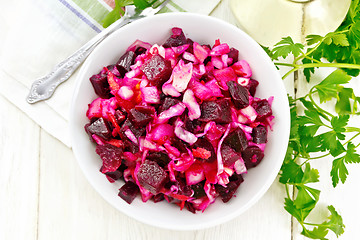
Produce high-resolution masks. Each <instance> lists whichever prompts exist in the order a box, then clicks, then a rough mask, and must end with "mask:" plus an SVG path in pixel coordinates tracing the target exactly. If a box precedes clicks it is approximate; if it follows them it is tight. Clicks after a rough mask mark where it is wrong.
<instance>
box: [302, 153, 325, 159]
mask: <svg viewBox="0 0 360 240" xmlns="http://www.w3.org/2000/svg"><path fill="white" fill-rule="evenodd" d="M329 155H330V153H326V154H324V155H321V156H317V157H309V158H307V160H315V159H320V158H324V157H327V156H329Z"/></svg>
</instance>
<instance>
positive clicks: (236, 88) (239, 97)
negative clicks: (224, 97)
mask: <svg viewBox="0 0 360 240" xmlns="http://www.w3.org/2000/svg"><path fill="white" fill-rule="evenodd" d="M226 84H227V86H228V88H229V92H230V96H231V99H232V101H233V103H234V105H235V107H236V108H237V109H242V108H245V107H247V106H248V105H249V93H248V90H247V89H246V88H244V87H243V86H241V85H240V84H238V83H237V82H236V81H229V82H227V83H226Z"/></svg>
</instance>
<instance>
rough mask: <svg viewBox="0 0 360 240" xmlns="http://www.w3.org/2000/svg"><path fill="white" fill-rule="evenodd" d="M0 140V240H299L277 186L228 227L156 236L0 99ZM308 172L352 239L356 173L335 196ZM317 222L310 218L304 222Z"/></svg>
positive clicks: (359, 209) (359, 211) (324, 175)
mask: <svg viewBox="0 0 360 240" xmlns="http://www.w3.org/2000/svg"><path fill="white" fill-rule="evenodd" d="M223 2H224V3H227V1H223ZM226 7H227V4H226V5H225V4H223V5H220V6H219V7H218V8H217V9H216V10H215V11H214V13H213V15H215V16H216V15H218V16H219V15H221V16H223V17H224V16H226V17H229V15H227V14H224V13H225V12H226V11H228V10H226ZM229 18H231V16H230V17H229ZM0 82H1V79H0ZM289 86H290V87H291V83H290V84H289ZM0 87H1V85H0ZM357 124H358V125H360V124H359V123H357ZM0 133H1V137H0V239H1V240H10V239H11V240H13V239H14V240H35V239H41V240H49V239H51V240H53V239H184V240H190V239H214V240H215V239H216V240H218V239H231V240H233V239H245V240H255V239H260V240H262V239H271V240H272V239H274V240H283V239H284V240H293V239H296V240H300V239H305V238H304V237H303V236H302V235H301V234H300V231H301V230H300V228H299V226H298V225H297V224H296V221H295V220H294V219H292V218H291V217H290V215H289V214H287V213H286V211H285V210H284V208H283V202H284V198H285V191H284V189H283V186H282V185H281V184H279V183H278V181H277V180H275V182H274V183H273V185H272V186H271V188H270V189H269V191H268V192H267V193H266V194H265V195H264V197H263V198H262V199H261V200H260V201H259V202H258V203H256V204H255V205H254V206H253V207H252V208H251V209H249V210H248V211H247V212H245V213H244V214H243V215H241V216H239V217H237V218H236V219H234V220H232V221H230V222H227V223H224V224H222V225H219V226H216V227H213V228H209V229H205V230H199V231H185V232H181V231H169V230H163V229H159V228H155V227H151V226H148V225H145V224H142V223H140V222H138V221H136V220H134V219H132V218H129V217H127V216H125V215H124V214H122V213H120V212H118V211H117V210H116V209H114V208H113V207H112V206H110V205H109V204H108V203H107V202H105V201H104V200H103V199H102V198H101V197H100V196H99V195H98V194H97V193H96V192H95V190H94V189H93V188H92V187H91V186H90V184H89V183H88V182H87V181H86V179H85V177H84V175H83V174H82V172H81V170H80V169H79V166H78V164H77V162H76V160H75V158H74V155H73V153H72V151H71V149H69V148H67V147H66V146H65V145H63V144H62V143H61V142H59V141H58V140H56V139H55V138H53V137H52V136H50V135H49V134H48V133H47V132H45V131H44V130H43V129H41V128H40V127H39V126H38V125H37V124H36V123H35V122H33V121H32V120H31V119H30V118H28V117H27V115H25V114H24V113H23V112H22V111H21V110H19V109H18V108H17V107H15V106H14V105H13V104H12V103H11V102H9V101H8V100H7V99H5V98H4V97H3V96H1V95H0ZM316 167H318V168H319V169H320V174H321V182H322V183H321V185H320V188H321V190H322V193H321V198H320V203H319V205H322V206H325V205H328V204H333V205H334V206H335V207H336V209H337V210H338V211H339V213H340V214H341V215H342V217H343V219H344V223H345V225H346V229H345V233H344V234H343V235H342V236H341V237H340V239H347V240H354V239H359V238H360V237H359V236H360V219H359V217H358V216H360V204H359V203H360V190H359V185H358V183H359V182H360V169H359V166H357V165H353V166H349V173H350V174H349V177H348V179H347V182H346V184H345V185H340V186H338V187H337V188H336V189H333V188H332V186H331V182H330V181H331V179H330V176H329V172H330V167H331V164H330V163H329V162H326V161H321V162H318V163H316ZM321 214H322V213H319V212H315V214H313V216H312V218H314V219H316V218H317V217H318V216H319V215H321ZM330 239H335V238H334V236H333V235H330Z"/></svg>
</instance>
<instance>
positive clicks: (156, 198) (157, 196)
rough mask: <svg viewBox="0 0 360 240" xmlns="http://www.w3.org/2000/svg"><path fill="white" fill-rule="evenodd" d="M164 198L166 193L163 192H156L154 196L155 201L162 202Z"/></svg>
mask: <svg viewBox="0 0 360 240" xmlns="http://www.w3.org/2000/svg"><path fill="white" fill-rule="evenodd" d="M164 199H165V197H164V194H163V193H159V194H156V195H155V196H154V197H153V201H154V203H157V202H161V201H163V200H164Z"/></svg>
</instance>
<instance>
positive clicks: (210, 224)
mask: <svg viewBox="0 0 360 240" xmlns="http://www.w3.org/2000/svg"><path fill="white" fill-rule="evenodd" d="M177 17H191V18H195V19H196V18H204V19H209V21H212V22H213V23H216V24H220V25H227V27H228V28H230V29H233V30H234V32H238V33H236V34H241V35H242V37H243V38H244V39H246V41H248V42H250V43H252V44H253V45H257V46H255V48H258V51H262V52H263V53H264V54H263V55H264V58H265V59H264V61H266V62H267V64H269V65H271V66H272V68H273V71H274V74H275V75H277V78H278V79H280V80H281V76H280V73H279V72H278V71H277V69H276V67H275V65H274V64H273V62H272V61H271V59H270V57H269V56H268V55H267V54H266V53H265V51H264V50H263V49H262V48H261V46H260V45H259V44H258V43H257V42H256V41H255V40H254V39H252V38H251V37H250V36H249V35H248V34H246V33H245V32H244V31H243V30H241V29H240V28H238V27H236V26H234V25H232V24H230V23H228V22H226V21H224V20H221V19H218V18H215V17H212V16H207V15H202V14H197V13H188V12H186V13H184V12H176V13H161V14H158V15H155V16H151V17H146V18H143V19H140V20H137V21H135V22H133V23H130V24H128V25H126V26H124V27H122V28H120V29H118V30H116V31H115V32H114V33H112V34H111V35H109V36H108V37H107V38H111V37H114V36H115V35H116V34H119V32H120V33H121V32H122V31H123V29H126V28H129V27H132V26H134V25H135V24H136V25H140V24H142V23H143V22H146V21H149V19H167V18H177ZM103 42H105V43H106V39H105V40H104V41H103ZM103 42H102V43H100V44H99V45H98V46H97V47H96V48H95V49H94V51H93V52H96V49H98V48H100V47H101V46H103V45H104V44H103ZM93 52H92V53H91V54H90V55H89V56H88V58H87V59H86V60H85V62H84V64H83V65H82V66H81V69H80V71H79V74H78V76H77V78H76V82H75V88H74V91H73V97H72V100H71V107H70V118H69V125H70V126H69V130H70V137H71V142H72V150H73V152H74V155H75V158H76V160H77V162H78V164H79V166H80V168H81V171H82V172H83V174H84V175H85V177H86V179H87V181H88V182H89V183H90V184H91V186H92V187H93V189H95V191H96V192H97V194H99V195H100V196H101V197H102V198H103V199H104V200H105V201H106V202H108V203H109V204H110V205H112V206H113V207H114V208H116V209H117V210H119V211H120V212H121V213H123V214H125V215H127V216H129V217H131V218H133V219H136V220H138V221H140V222H142V223H145V224H148V225H151V226H155V227H159V228H163V229H169V230H180V231H188V230H200V229H205V228H210V227H214V226H216V225H219V224H222V223H225V222H227V221H230V220H232V219H234V218H235V217H237V216H239V215H241V214H243V213H244V212H245V211H247V210H248V209H250V208H251V207H252V206H253V205H254V204H255V203H256V202H258V200H259V199H260V198H261V197H262V196H263V195H264V194H265V193H266V192H267V190H268V189H269V188H270V186H271V185H272V183H273V182H274V181H275V179H276V176H277V174H278V172H279V170H280V167H281V165H282V162H283V159H284V157H285V153H286V149H287V143H288V138H289V136H290V108H289V103H288V99H287V97H286V99H285V98H284V99H282V101H286V105H287V106H288V107H287V109H286V110H287V113H286V114H284V113H282V114H284V117H285V118H286V119H285V123H286V125H284V126H282V131H285V133H286V135H287V140H286V144H284V145H286V147H285V146H281V147H280V149H279V151H278V152H279V156H280V158H281V159H282V161H277V162H276V163H277V165H275V166H274V168H273V169H272V171H271V172H270V173H269V176H268V177H267V179H268V180H267V181H266V182H265V183H264V184H263V185H262V187H261V188H259V189H258V190H257V191H256V194H255V195H254V196H253V197H252V198H251V201H248V202H247V203H246V204H245V205H242V206H241V209H240V210H239V211H234V212H232V213H230V214H228V215H226V216H221V217H219V218H217V219H210V220H208V221H207V222H206V223H198V224H195V225H186V227H184V226H178V225H167V226H165V225H159V223H158V222H156V221H146V220H144V219H142V218H141V217H140V216H138V215H135V216H134V215H133V214H132V213H131V211H129V210H127V209H120V207H119V206H118V205H114V204H113V203H112V201H111V199H110V197H108V196H107V195H104V194H102V191H101V190H100V189H99V188H98V187H97V185H98V184H97V183H96V181H95V180H94V179H92V178H91V174H90V173H89V172H87V171H86V168H85V167H84V166H83V164H84V163H83V162H82V161H81V160H80V159H81V158H82V154H81V151H80V149H79V146H78V143H77V142H76V135H75V134H74V133H75V132H76V129H77V128H78V127H79V126H76V125H75V124H74V123H75V122H76V120H75V119H76V117H75V116H76V114H75V111H76V100H77V95H78V93H79V91H80V88H81V83H82V82H83V81H85V76H84V75H85V74H86V70H87V68H88V65H89V64H90V62H91V58H92V56H93ZM265 55H266V56H265ZM281 86H282V88H283V89H281V90H282V91H283V92H285V93H286V90H285V86H284V85H283V84H282V85H281ZM275 124H276V123H275ZM81 127H83V126H81ZM284 141H285V140H284ZM284 143H285V142H284ZM269 179H271V181H269ZM217 201H219V199H218V200H217ZM197 214H204V213H197Z"/></svg>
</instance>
